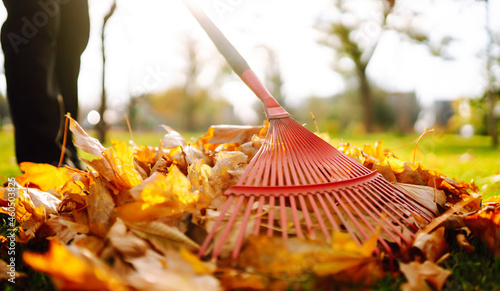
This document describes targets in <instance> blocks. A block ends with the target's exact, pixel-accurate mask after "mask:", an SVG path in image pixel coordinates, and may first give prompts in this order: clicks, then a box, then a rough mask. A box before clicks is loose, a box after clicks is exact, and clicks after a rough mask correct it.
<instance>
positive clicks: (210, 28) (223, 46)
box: [184, 0, 290, 120]
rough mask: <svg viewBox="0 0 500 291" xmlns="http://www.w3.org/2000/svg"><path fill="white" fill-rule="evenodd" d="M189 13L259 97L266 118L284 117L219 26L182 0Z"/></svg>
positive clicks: (195, 6) (282, 112)
mask: <svg viewBox="0 0 500 291" xmlns="http://www.w3.org/2000/svg"><path fill="white" fill-rule="evenodd" d="M184 4H186V6H187V8H188V9H189V11H190V12H191V14H192V15H193V16H194V18H196V20H197V21H198V23H199V24H200V25H201V27H202V28H203V30H204V31H205V32H206V33H207V35H208V36H209V37H210V39H211V40H212V42H213V43H214V44H215V46H216V47H217V49H218V50H219V52H220V53H221V54H222V55H223V56H224V58H225V59H226V61H227V62H228V64H229V65H230V66H231V68H232V69H233V71H234V72H235V73H236V74H238V76H239V77H240V78H241V80H243V82H245V84H246V85H247V86H248V87H249V88H250V89H251V90H252V91H253V92H254V93H255V95H257V97H259V99H260V100H261V101H262V103H263V104H264V109H265V111H266V116H267V119H268V120H270V119H273V118H286V117H290V114H289V113H288V112H287V111H286V110H285V109H284V108H283V107H281V105H279V103H278V102H277V101H276V99H274V97H273V96H272V95H271V93H269V91H268V90H267V89H266V87H265V86H264V85H263V84H262V82H261V81H260V80H259V78H258V77H257V75H256V74H255V72H254V71H253V70H252V69H251V68H250V66H249V65H248V63H247V62H246V61H245V59H244V58H243V57H242V56H241V54H240V53H239V52H238V51H237V50H236V48H235V47H234V46H233V45H232V44H231V43H230V42H229V40H228V39H227V38H226V37H225V36H224V34H223V33H222V32H221V31H220V30H219V28H218V27H217V26H216V25H215V24H214V23H213V22H212V20H210V18H209V17H208V16H207V15H206V14H205V12H204V11H203V10H202V9H200V8H198V6H197V5H196V4H195V3H194V1H193V0H184Z"/></svg>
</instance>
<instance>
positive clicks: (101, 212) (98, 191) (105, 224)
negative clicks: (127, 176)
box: [87, 178, 115, 238]
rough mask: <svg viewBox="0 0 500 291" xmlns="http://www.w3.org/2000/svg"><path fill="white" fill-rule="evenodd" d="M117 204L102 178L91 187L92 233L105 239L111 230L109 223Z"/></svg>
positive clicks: (90, 219) (90, 211)
mask: <svg viewBox="0 0 500 291" xmlns="http://www.w3.org/2000/svg"><path fill="white" fill-rule="evenodd" d="M114 206H115V203H114V201H113V198H112V197H111V193H110V192H109V190H108V188H107V187H106V185H105V183H104V181H103V180H102V179H101V178H98V179H95V180H94V182H93V183H92V184H91V185H90V191H89V195H88V198H87V212H88V216H89V228H90V231H91V232H92V233H93V234H95V235H97V236H99V237H101V238H103V237H105V236H106V233H107V231H108V228H109V222H110V219H111V215H112V213H113V209H114Z"/></svg>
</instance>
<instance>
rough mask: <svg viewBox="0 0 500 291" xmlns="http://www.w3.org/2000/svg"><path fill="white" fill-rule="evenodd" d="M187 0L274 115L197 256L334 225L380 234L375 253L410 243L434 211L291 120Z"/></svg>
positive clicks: (323, 232) (365, 235) (359, 235)
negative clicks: (250, 239)
mask: <svg viewBox="0 0 500 291" xmlns="http://www.w3.org/2000/svg"><path fill="white" fill-rule="evenodd" d="M184 2H185V4H186V5H187V7H188V9H189V10H190V11H191V13H192V14H193V16H194V17H195V18H196V20H197V21H198V22H199V23H200V25H201V26H202V28H203V29H204V30H205V32H206V33H207V34H208V36H209V37H210V38H211V39H212V41H213V43H214V44H215V46H216V47H217V49H218V50H219V51H220V53H221V54H222V55H223V56H224V57H225V58H226V60H227V62H228V63H229V65H230V66H231V67H232V68H233V70H234V72H236V73H237V74H238V76H239V77H240V78H241V79H242V80H243V82H245V83H246V85H247V86H248V87H249V88H250V89H251V90H252V91H253V92H254V93H255V94H256V95H257V97H259V99H260V100H261V101H262V103H263V104H264V109H265V112H266V116H267V119H268V121H269V130H268V133H267V135H266V137H265V139H264V142H263V143H262V146H261V148H260V149H259V151H258V152H257V154H256V155H255V156H254V158H253V159H252V160H251V161H250V163H249V165H248V167H247V169H246V170H245V172H244V173H243V174H242V176H241V178H240V179H239V181H238V183H237V184H236V185H235V186H233V187H231V188H229V189H228V190H227V191H225V192H224V195H225V196H227V200H226V202H225V204H224V205H223V206H222V208H221V211H220V216H219V217H218V218H217V219H216V221H215V223H214V225H213V227H212V229H211V230H210V232H209V233H208V235H207V237H206V238H205V240H204V242H203V243H202V245H201V247H200V251H199V256H206V255H208V254H209V253H210V251H212V257H218V256H219V255H220V254H221V251H222V250H223V248H224V247H225V244H230V246H229V247H230V248H232V254H231V258H232V259H236V258H237V257H238V255H239V253H240V250H241V248H242V245H243V242H244V238H245V236H246V235H248V234H254V235H259V234H267V235H268V236H274V235H279V233H281V236H282V238H283V239H284V240H288V239H289V237H298V238H306V239H316V240H326V241H331V239H332V232H333V231H335V232H340V231H344V232H345V231H347V232H348V233H349V234H350V236H351V237H352V239H353V240H354V241H355V242H356V243H357V244H358V245H359V246H361V245H362V243H363V242H364V241H366V240H368V239H369V238H370V237H371V236H372V235H374V234H376V233H378V244H377V248H376V249H375V254H376V255H377V256H380V255H382V254H383V253H385V254H386V255H387V256H389V257H392V256H393V255H394V254H395V253H394V252H393V250H396V251H397V250H402V249H405V248H406V247H407V246H409V245H410V244H411V241H412V240H413V239H414V237H415V232H416V231H417V230H418V229H419V228H418V226H417V224H416V220H422V218H423V220H425V221H427V222H428V221H430V220H431V219H432V218H433V217H435V215H436V213H434V211H433V210H431V209H429V208H427V207H426V206H424V205H423V204H422V203H420V202H418V201H417V200H415V199H414V198H413V197H412V196H410V195H409V194H407V193H406V192H404V191H403V190H401V189H400V188H398V187H396V186H395V185H393V184H391V183H390V182H388V181H387V180H385V179H384V178H383V177H382V175H380V174H379V173H377V172H376V171H371V170H369V169H368V168H366V167H364V166H363V165H361V164H359V163H358V162H356V161H354V160H353V159H351V158H350V157H348V156H346V155H344V154H343V153H341V152H340V151H339V150H337V149H336V148H335V147H333V146H332V145H330V144H329V143H327V142H326V141H324V140H323V139H321V138H320V137H318V136H317V135H316V134H314V133H313V132H311V131H309V130H308V129H306V128H305V127H304V126H302V125H301V124H299V123H298V122H297V121H295V120H294V119H293V118H291V117H290V114H289V113H288V112H287V111H286V110H285V109H283V107H281V106H280V105H279V104H278V102H277V101H276V100H275V99H274V98H273V97H272V96H271V94H270V93H269V92H268V90H267V89H266V88H265V86H264V85H263V84H262V83H261V82H260V80H259V79H258V77H257V76H256V74H255V73H254V71H253V70H252V69H251V68H250V67H249V66H248V64H247V62H246V61H245V60H244V59H243V57H242V56H241V55H240V54H239V53H238V52H237V50H236V49H235V48H234V47H233V46H232V45H231V43H229V41H228V40H227V39H226V37H225V36H224V35H223V34H222V32H221V31H220V30H219V29H218V28H217V27H216V26H215V25H214V24H213V22H212V21H211V20H210V19H209V18H208V17H207V16H206V14H205V13H204V12H203V11H202V10H201V9H199V8H197V7H196V5H194V4H193V3H192V2H191V0H185V1H184ZM231 232H232V233H231ZM230 233H231V235H230ZM229 237H231V238H229ZM230 240H232V242H228V241H230ZM226 247H227V246H226Z"/></svg>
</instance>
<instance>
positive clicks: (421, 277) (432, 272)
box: [399, 261, 451, 291]
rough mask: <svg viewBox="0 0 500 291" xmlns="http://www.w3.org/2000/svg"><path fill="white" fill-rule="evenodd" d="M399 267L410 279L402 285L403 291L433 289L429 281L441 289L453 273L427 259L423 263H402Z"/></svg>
mask: <svg viewBox="0 0 500 291" xmlns="http://www.w3.org/2000/svg"><path fill="white" fill-rule="evenodd" d="M399 268H400V270H401V272H402V273H403V274H404V275H405V277H406V279H407V280H408V282H407V283H404V284H403V285H402V286H401V290H403V291H422V290H429V291H430V290H432V289H431V288H430V286H429V285H428V284H427V283H429V284H431V285H432V286H433V287H434V288H436V289H437V290H441V289H443V286H444V283H445V282H446V279H447V278H448V276H450V275H451V271H449V270H445V269H443V268H441V267H439V266H438V265H436V264H435V263H433V262H430V261H425V262H424V263H422V264H421V263H418V262H410V263H408V264H405V263H400V267H399Z"/></svg>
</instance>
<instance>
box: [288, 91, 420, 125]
mask: <svg viewBox="0 0 500 291" xmlns="http://www.w3.org/2000/svg"><path fill="white" fill-rule="evenodd" d="M371 90H372V94H373V108H372V109H373V114H374V120H373V124H372V128H373V129H374V130H388V129H389V130H390V129H392V130H396V131H398V132H400V133H407V132H408V128H406V127H404V125H405V124H404V123H405V122H404V120H403V119H404V118H407V119H408V121H407V122H406V123H409V124H411V128H410V130H411V129H412V126H413V123H414V122H415V121H416V119H417V116H418V113H419V111H420V108H419V106H418V104H417V102H416V96H415V94H409V93H405V94H395V93H387V92H386V91H384V90H382V89H380V88H377V87H373V88H372V89H371ZM357 95H358V92H357V91H356V90H348V91H346V92H343V93H342V94H339V95H337V96H334V97H331V98H319V97H314V96H313V97H310V98H308V99H307V100H306V101H305V103H304V104H302V105H301V110H298V111H297V112H296V114H295V115H294V118H295V119H297V120H298V121H299V122H305V123H307V124H308V125H307V127H308V128H309V129H310V130H315V126H314V125H313V124H312V122H311V117H310V115H309V113H310V112H312V113H313V114H314V116H315V119H316V122H317V124H318V127H319V128H320V130H321V131H327V132H351V133H352V132H356V133H358V132H359V131H361V130H363V129H362V128H363V119H362V118H361V116H362V114H361V113H362V108H361V107H359V106H353V105H352V100H353V99H355V98H356V96H357ZM400 95H404V96H400ZM394 98H398V101H397V102H396V101H395V100H394ZM405 106H406V107H410V108H404V109H402V107H405ZM403 116H404V118H403Z"/></svg>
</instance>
